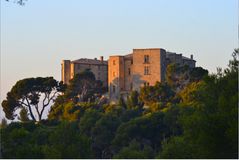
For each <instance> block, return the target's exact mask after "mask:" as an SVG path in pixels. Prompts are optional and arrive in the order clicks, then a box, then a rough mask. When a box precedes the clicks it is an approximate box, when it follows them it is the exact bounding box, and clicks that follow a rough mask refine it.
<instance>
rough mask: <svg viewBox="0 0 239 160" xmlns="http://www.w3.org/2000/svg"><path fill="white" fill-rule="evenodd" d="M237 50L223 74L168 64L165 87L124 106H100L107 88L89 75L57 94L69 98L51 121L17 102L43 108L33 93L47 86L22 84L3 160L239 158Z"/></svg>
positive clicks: (8, 108) (9, 109)
mask: <svg viewBox="0 0 239 160" xmlns="http://www.w3.org/2000/svg"><path fill="white" fill-rule="evenodd" d="M238 51H239V50H235V52H234V53H233V59H232V60H231V61H230V62H229V67H228V68H227V69H225V70H224V71H222V69H219V70H218V73H217V74H212V75H208V72H207V71H206V70H204V69H202V68H200V67H198V68H194V69H192V70H190V69H188V67H185V66H177V65H176V64H173V65H169V66H168V69H167V80H166V82H164V83H159V82H158V83H156V84H155V86H145V87H144V88H142V89H141V92H136V91H133V92H132V93H131V94H130V95H129V97H128V99H127V100H125V99H124V98H123V97H121V98H120V99H119V103H118V104H108V103H105V102H104V103H102V102H101V100H100V98H99V97H100V96H101V95H102V94H103V93H104V91H103V89H102V88H101V86H102V85H101V84H100V82H97V81H96V80H95V78H94V75H93V74H92V73H91V72H90V71H85V72H83V73H81V74H79V75H77V76H75V77H74V79H73V80H72V81H71V82H70V84H69V85H68V86H67V88H66V89H64V87H63V88H62V87H61V90H58V91H62V92H63V93H64V94H62V95H59V96H58V97H57V98H56V99H55V101H54V104H53V105H52V106H51V110H50V113H49V115H48V119H46V120H42V119H39V121H38V122H35V121H34V119H33V118H32V117H31V115H30V118H31V119H30V118H29V117H28V115H29V113H28V112H29V111H28V110H29V107H28V108H27V107H20V106H19V103H16V102H17V101H19V99H20V98H25V97H27V98H29V99H31V101H32V102H31V104H33V105H35V104H38V102H40V100H39V99H37V96H35V97H34V96H33V95H34V94H32V91H34V92H37V93H38V92H39V88H41V87H39V88H38V87H37V86H38V85H33V86H36V88H37V89H34V87H29V86H32V84H31V83H30V84H28V83H27V82H26V81H25V80H21V81H20V82H21V83H20V82H19V83H20V84H21V85H19V83H17V84H16V85H15V87H13V88H16V89H12V90H11V91H10V92H9V93H8V97H7V100H4V101H3V103H2V104H3V108H4V112H5V114H6V118H8V119H13V118H14V117H15V114H14V113H15V111H16V109H18V108H20V112H18V113H19V116H18V117H19V119H20V120H21V122H11V123H10V124H7V122H6V120H3V121H2V123H1V130H0V131H1V150H2V154H1V156H2V157H3V158H142V159H144V158H148V159H149V158H206V159H208V158H235V159H236V158H238V56H239V53H238ZM23 82H24V83H23ZM26 84H28V85H26ZM56 84H60V83H59V82H57V83H56ZM47 85H48V83H47ZM16 86H17V87H16ZM53 86H55V85H53ZM48 89H49V90H48V91H51V87H49V88H48ZM29 90H30V91H29ZM41 91H42V90H41ZM43 91H44V92H45V91H46V90H45V89H43ZM34 92H33V93H34ZM44 92H43V93H44ZM29 93H31V94H29ZM47 93H48V92H47ZM36 95H37V94H36ZM35 99H36V101H34V100H35Z"/></svg>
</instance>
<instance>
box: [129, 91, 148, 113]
mask: <svg viewBox="0 0 239 160" xmlns="http://www.w3.org/2000/svg"><path fill="white" fill-rule="evenodd" d="M143 105H144V104H143V102H142V101H140V99H139V93H138V92H137V91H132V92H131V93H130V95H129V97H128V99H127V107H128V108H129V109H133V108H138V109H142V107H143Z"/></svg>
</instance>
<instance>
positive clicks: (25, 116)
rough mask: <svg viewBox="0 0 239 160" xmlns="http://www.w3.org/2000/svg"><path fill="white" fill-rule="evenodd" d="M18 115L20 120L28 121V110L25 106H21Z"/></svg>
mask: <svg viewBox="0 0 239 160" xmlns="http://www.w3.org/2000/svg"><path fill="white" fill-rule="evenodd" d="M19 114H20V116H19V117H18V119H19V120H20V121H22V122H27V121H29V118H28V111H27V109H26V108H25V107H23V108H22V109H21V111H20V113H19Z"/></svg>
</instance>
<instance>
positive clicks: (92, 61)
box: [72, 58, 108, 65]
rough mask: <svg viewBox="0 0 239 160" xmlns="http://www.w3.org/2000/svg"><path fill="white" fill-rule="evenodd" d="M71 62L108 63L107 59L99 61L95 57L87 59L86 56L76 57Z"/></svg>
mask: <svg viewBox="0 0 239 160" xmlns="http://www.w3.org/2000/svg"><path fill="white" fill-rule="evenodd" d="M72 63H81V64H96V65H100V64H104V65H108V61H100V60H97V59H87V58H81V59H77V60H74V61H72Z"/></svg>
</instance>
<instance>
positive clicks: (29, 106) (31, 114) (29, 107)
mask: <svg viewBox="0 0 239 160" xmlns="http://www.w3.org/2000/svg"><path fill="white" fill-rule="evenodd" d="M26 101H27V104H28V105H27V106H28V109H29V111H30V116H31V117H32V119H33V120H34V121H36V118H35V117H34V115H33V113H32V109H31V105H30V103H29V101H28V99H27V97H26Z"/></svg>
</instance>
